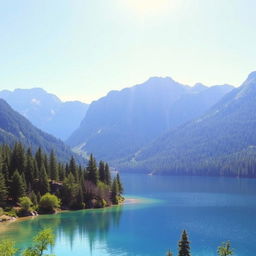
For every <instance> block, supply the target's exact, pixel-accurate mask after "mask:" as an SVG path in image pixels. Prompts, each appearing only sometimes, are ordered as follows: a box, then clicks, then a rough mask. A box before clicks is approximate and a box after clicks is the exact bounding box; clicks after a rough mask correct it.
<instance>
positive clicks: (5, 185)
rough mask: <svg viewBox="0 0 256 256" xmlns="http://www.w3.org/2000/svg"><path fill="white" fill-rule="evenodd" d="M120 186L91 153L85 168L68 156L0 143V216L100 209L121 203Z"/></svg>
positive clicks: (20, 145) (118, 178) (121, 187)
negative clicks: (64, 160)
mask: <svg viewBox="0 0 256 256" xmlns="http://www.w3.org/2000/svg"><path fill="white" fill-rule="evenodd" d="M122 193H123V186H122V183H121V180H120V176H119V174H118V173H117V175H116V176H115V177H113V178H112V177H111V172H110V168H109V165H108V164H107V163H105V162H103V161H100V162H99V164H97V162H96V159H95V158H94V156H93V155H92V154H91V155H90V157H89V160H88V163H87V166H86V167H83V166H81V165H78V164H77V163H76V161H75V159H74V157H71V159H70V161H69V162H68V163H62V162H59V161H58V159H57V157H56V155H55V153H54V151H52V152H51V153H50V155H49V156H48V155H47V154H45V153H44V152H43V151H42V149H41V148H38V150H37V151H36V152H35V153H34V154H33V153H32V150H31V148H27V149H26V148H25V147H24V146H23V145H22V144H21V143H16V144H15V145H14V147H13V148H11V147H9V146H8V145H2V146H0V207H1V208H2V209H1V208H0V215H1V211H2V212H3V210H4V212H5V213H6V214H9V215H13V216H16V214H17V215H18V216H27V215H30V214H32V213H33V212H36V213H37V212H39V213H54V212H55V211H56V209H71V210H78V209H85V208H103V207H106V206H111V205H115V204H119V203H120V202H122V200H123V197H122Z"/></svg>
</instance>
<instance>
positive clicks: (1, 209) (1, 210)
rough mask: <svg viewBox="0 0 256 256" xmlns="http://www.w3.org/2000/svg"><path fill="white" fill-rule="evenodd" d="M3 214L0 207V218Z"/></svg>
mask: <svg viewBox="0 0 256 256" xmlns="http://www.w3.org/2000/svg"><path fill="white" fill-rule="evenodd" d="M3 214H4V210H3V208H1V207H0V216H2V215H3Z"/></svg>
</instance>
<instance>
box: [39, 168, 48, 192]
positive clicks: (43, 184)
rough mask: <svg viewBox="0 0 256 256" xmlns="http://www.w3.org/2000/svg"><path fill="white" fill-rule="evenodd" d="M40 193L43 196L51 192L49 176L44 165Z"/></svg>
mask: <svg viewBox="0 0 256 256" xmlns="http://www.w3.org/2000/svg"><path fill="white" fill-rule="evenodd" d="M38 188H39V192H40V194H41V195H44V194H45V193H47V192H49V191H50V185H49V181H48V175H47V173H46V169H45V167H44V165H42V167H41V170H40V176H39V184H38Z"/></svg>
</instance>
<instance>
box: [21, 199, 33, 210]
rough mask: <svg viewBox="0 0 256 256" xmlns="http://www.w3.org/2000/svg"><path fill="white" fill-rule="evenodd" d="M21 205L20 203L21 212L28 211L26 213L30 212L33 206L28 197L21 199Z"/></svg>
mask: <svg viewBox="0 0 256 256" xmlns="http://www.w3.org/2000/svg"><path fill="white" fill-rule="evenodd" d="M19 203H20V206H21V210H22V211H26V212H27V211H29V210H30V209H31V206H32V205H33V203H32V202H31V200H30V198H29V197H27V196H24V197H20V198H19Z"/></svg>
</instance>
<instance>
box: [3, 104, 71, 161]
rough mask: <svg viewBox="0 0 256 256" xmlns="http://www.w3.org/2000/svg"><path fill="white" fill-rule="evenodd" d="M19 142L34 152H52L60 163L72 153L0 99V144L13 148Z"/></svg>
mask: <svg viewBox="0 0 256 256" xmlns="http://www.w3.org/2000/svg"><path fill="white" fill-rule="evenodd" d="M16 142H21V143H22V144H24V145H25V146H26V147H31V148H32V149H33V150H34V151H35V150H37V149H38V147H41V149H42V150H43V151H44V152H45V153H48V154H49V153H50V152H51V150H54V151H55V153H56V155H57V156H58V157H59V159H60V160H61V161H67V160H68V159H69V158H70V157H71V155H73V152H71V150H70V148H69V147H67V146H66V145H65V144H64V143H63V142H62V141H61V140H59V139H56V138H54V137H53V136H51V135H49V134H47V133H45V132H42V131H41V130H39V129H38V128H36V127H34V126H33V125H32V124H31V123H30V122H29V121H28V120H27V119H26V118H25V117H23V116H22V115H21V114H19V113H18V112H16V111H14V110H13V109H12V108H11V107H10V106H9V105H8V104H7V103H6V102H5V101H4V100H2V99H0V143H1V144H8V145H10V146H13V145H14V144H15V143H16Z"/></svg>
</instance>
